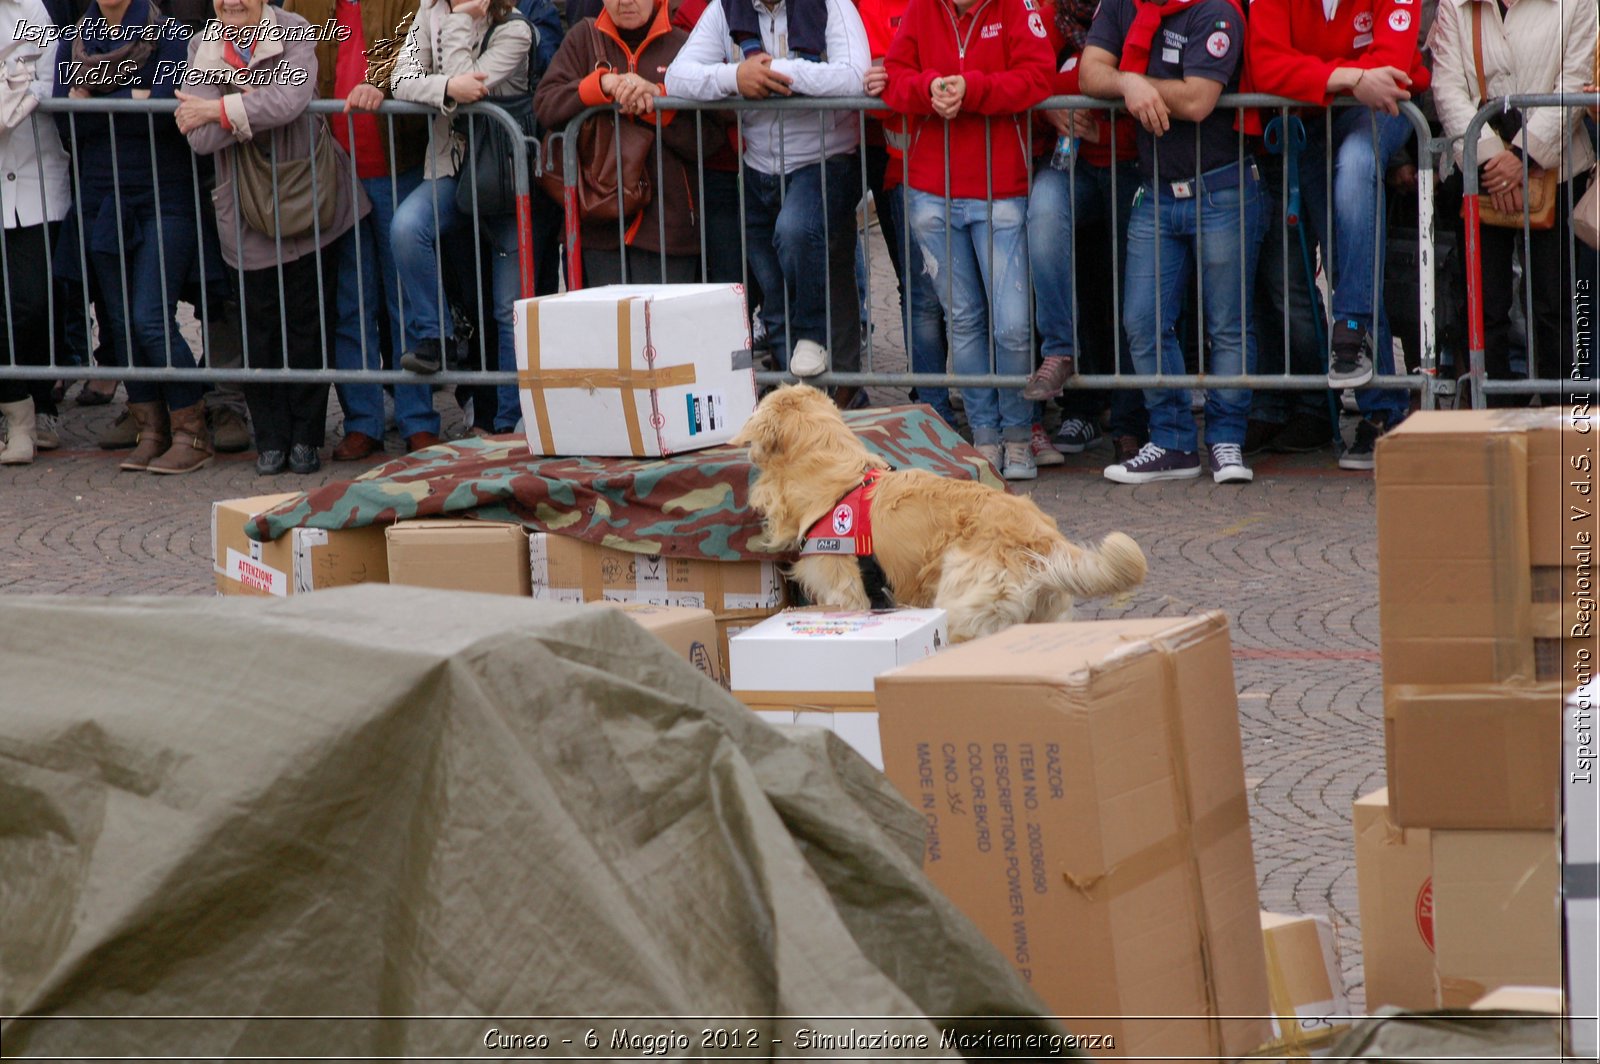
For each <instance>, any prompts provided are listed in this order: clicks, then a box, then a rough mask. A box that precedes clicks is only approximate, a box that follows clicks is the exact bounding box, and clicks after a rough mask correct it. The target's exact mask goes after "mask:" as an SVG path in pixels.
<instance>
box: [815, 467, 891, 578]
mask: <svg viewBox="0 0 1600 1064" xmlns="http://www.w3.org/2000/svg"><path fill="white" fill-rule="evenodd" d="M879 475H880V471H879V470H876V469H869V470H867V472H866V474H865V475H864V476H863V477H862V478H861V483H860V484H859V485H858V486H856V487H854V488H852V489H850V491H849V492H848V493H846V495H845V497H844V498H842V499H840V500H839V501H838V502H837V503H835V504H834V507H833V509H832V510H829V511H828V512H827V513H826V514H824V515H823V517H822V519H821V520H820V521H818V522H817V523H816V524H814V525H812V526H811V529H810V530H809V531H808V532H807V533H806V535H805V539H804V540H803V541H802V542H801V545H800V553H801V554H850V555H855V556H856V557H858V558H865V557H870V556H871V554H872V492H873V488H874V487H876V486H877V483H878V477H879Z"/></svg>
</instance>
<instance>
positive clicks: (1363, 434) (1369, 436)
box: [1339, 417, 1388, 469]
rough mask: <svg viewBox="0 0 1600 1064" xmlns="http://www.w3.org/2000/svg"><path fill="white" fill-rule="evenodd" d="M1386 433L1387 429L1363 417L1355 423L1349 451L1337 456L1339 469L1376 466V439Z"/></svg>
mask: <svg viewBox="0 0 1600 1064" xmlns="http://www.w3.org/2000/svg"><path fill="white" fill-rule="evenodd" d="M1387 431H1388V429H1387V427H1385V426H1383V425H1380V424H1378V423H1377V422H1375V421H1373V420H1372V419H1371V418H1365V417H1364V418H1362V419H1361V420H1360V421H1358V422H1356V439H1355V442H1354V443H1352V444H1351V445H1350V448H1349V450H1347V451H1345V452H1344V454H1342V455H1340V456H1339V468H1340V469H1371V468H1373V466H1375V465H1377V464H1378V463H1377V455H1376V449H1377V446H1378V437H1379V436H1382V435H1383V434H1384V433H1385V432H1387Z"/></svg>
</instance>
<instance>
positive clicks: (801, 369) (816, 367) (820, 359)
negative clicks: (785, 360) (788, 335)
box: [789, 340, 828, 377]
mask: <svg viewBox="0 0 1600 1064" xmlns="http://www.w3.org/2000/svg"><path fill="white" fill-rule="evenodd" d="M827 369H828V349H827V348H825V347H823V346H822V345H821V344H819V343H817V342H816V341H815V340H801V341H800V342H799V343H797V344H795V345H794V355H793V357H791V358H790V359H789V372H790V373H793V374H794V375H795V376H796V377H815V376H816V375H817V374H819V373H824V372H826V371H827Z"/></svg>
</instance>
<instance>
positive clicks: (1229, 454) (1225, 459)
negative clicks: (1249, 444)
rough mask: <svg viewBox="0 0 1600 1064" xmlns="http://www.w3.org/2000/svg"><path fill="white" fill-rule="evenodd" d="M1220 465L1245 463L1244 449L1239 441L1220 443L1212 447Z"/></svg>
mask: <svg viewBox="0 0 1600 1064" xmlns="http://www.w3.org/2000/svg"><path fill="white" fill-rule="evenodd" d="M1211 455H1212V457H1213V458H1215V459H1216V461H1217V465H1218V467H1219V468H1220V467H1223V466H1236V465H1244V450H1243V448H1241V447H1240V446H1239V445H1238V444H1237V443H1219V444H1216V445H1214V446H1213V447H1212V448H1211Z"/></svg>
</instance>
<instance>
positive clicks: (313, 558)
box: [211, 492, 389, 596]
mask: <svg viewBox="0 0 1600 1064" xmlns="http://www.w3.org/2000/svg"><path fill="white" fill-rule="evenodd" d="M299 495H300V493H299V492H290V493H288V494H283V495H258V496H255V497H254V498H248V499H228V500H225V501H222V502H214V503H212V504H211V567H212V570H213V571H214V572H215V573H216V581H217V593H218V594H221V595H278V596H282V595H292V594H296V593H303V592H307V591H316V590H320V589H322V588H329V587H345V586H348V585H350V584H382V583H386V582H387V581H388V579H389V564H388V560H387V557H386V554H385V551H384V544H383V527H384V526H382V525H367V526H365V527H362V528H348V529H341V530H339V531H336V532H328V531H324V530H323V529H320V528H293V529H290V530H289V531H288V532H286V533H284V534H283V535H281V536H279V537H278V538H277V539H275V540H273V541H271V542H270V543H261V542H258V541H256V540H253V539H251V538H250V537H248V536H246V535H245V534H244V526H245V525H246V524H248V523H249V522H250V521H252V520H254V519H255V517H256V516H257V515H258V514H261V513H263V512H265V511H267V510H270V509H272V508H273V507H274V506H277V505H278V504H279V503H282V502H287V501H288V500H290V499H294V498H298V497H299Z"/></svg>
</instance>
